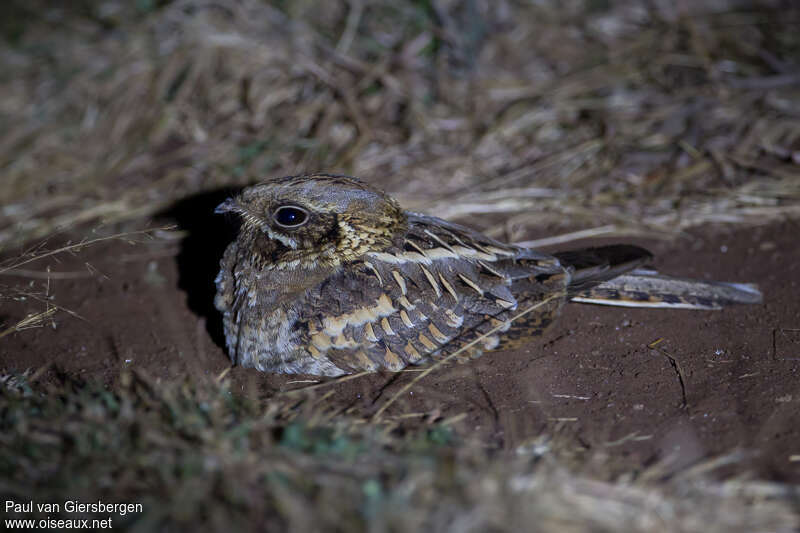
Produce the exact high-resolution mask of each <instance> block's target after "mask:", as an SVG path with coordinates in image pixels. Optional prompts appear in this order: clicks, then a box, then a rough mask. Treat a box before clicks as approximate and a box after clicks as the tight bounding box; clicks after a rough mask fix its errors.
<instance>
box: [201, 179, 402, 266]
mask: <svg viewBox="0 0 800 533" xmlns="http://www.w3.org/2000/svg"><path fill="white" fill-rule="evenodd" d="M216 212H217V213H228V212H231V213H236V214H238V215H240V216H241V218H242V229H241V231H242V232H243V233H244V234H243V235H242V237H245V238H249V239H250V240H252V244H253V246H254V250H253V251H254V253H255V254H258V255H260V257H258V259H259V260H260V263H261V264H262V265H263V266H264V267H265V268H277V269H290V268H313V267H316V266H337V265H339V264H341V263H343V262H345V261H349V260H352V259H355V258H357V257H360V256H361V255H363V254H364V253H366V252H369V251H379V250H381V249H383V248H385V247H386V246H388V245H389V244H391V242H392V240H393V238H394V237H395V236H396V235H398V234H399V232H401V231H402V230H403V229H404V228H405V226H406V216H405V214H404V213H403V211H402V209H400V207H399V206H398V205H397V202H395V201H394V199H392V198H391V197H389V196H388V195H386V194H385V193H383V192H382V191H380V190H378V189H376V188H374V187H372V186H370V185H368V184H366V183H364V182H362V181H360V180H358V179H355V178H350V177H345V176H333V175H325V174H314V175H307V176H289V177H285V178H278V179H273V180H270V181H266V182H263V183H260V184H258V185H254V186H252V187H248V188H247V189H244V190H243V191H242V192H241V194H239V195H238V196H235V197H233V198H229V199H228V200H226V201H225V202H223V203H222V204H220V205H219V206H218V207H217V209H216Z"/></svg>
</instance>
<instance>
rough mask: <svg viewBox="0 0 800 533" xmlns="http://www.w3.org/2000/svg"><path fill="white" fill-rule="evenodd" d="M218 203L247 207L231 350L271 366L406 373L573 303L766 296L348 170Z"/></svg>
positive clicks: (235, 267) (234, 258) (228, 319)
mask: <svg viewBox="0 0 800 533" xmlns="http://www.w3.org/2000/svg"><path fill="white" fill-rule="evenodd" d="M216 211H217V212H218V213H235V214H237V215H238V216H239V217H241V227H240V230H239V234H238V237H237V238H236V240H235V241H234V242H233V243H231V244H230V245H229V246H228V248H227V250H226V251H225V254H224V256H223V258H222V260H221V262H220V266H221V269H220V272H219V275H218V277H217V279H216V285H217V296H216V299H215V305H216V307H217V309H218V310H219V311H220V312H221V313H222V315H223V324H224V331H225V339H226V345H227V350H228V354H229V356H230V357H231V359H232V360H233V362H234V363H237V364H239V365H242V366H245V367H255V368H257V369H259V370H262V371H265V372H276V373H304V374H316V375H326V376H337V375H341V374H346V373H351V372H356V371H363V370H367V371H378V370H381V369H387V370H390V371H398V370H401V369H403V368H405V367H406V366H408V365H416V364H420V363H423V362H426V361H429V360H431V359H436V358H437V357H442V356H446V355H448V354H450V353H453V352H454V351H455V350H457V349H459V348H461V347H466V346H468V345H472V346H470V347H469V349H468V350H465V351H464V354H465V355H466V356H468V357H475V356H477V355H480V353H481V352H482V351H483V350H493V349H509V348H514V347H516V346H520V345H524V344H525V343H528V342H531V341H532V340H533V338H534V337H535V336H537V335H540V334H541V333H542V332H543V331H544V330H545V329H546V328H547V327H548V326H549V325H550V324H551V322H552V321H553V320H554V319H555V318H556V316H557V315H558V313H559V311H560V310H561V308H562V306H563V305H564V304H565V303H566V302H568V301H578V302H589V303H601V304H610V305H626V306H637V307H684V308H699V309H716V308H719V307H720V306H722V305H724V304H728V303H756V302H759V301H760V300H761V294H760V293H759V292H758V290H757V289H756V288H755V287H754V286H753V285H748V284H735V283H713V282H712V283H707V282H699V281H694V280H685V279H678V278H671V277H667V276H661V275H659V274H657V273H655V272H652V271H644V270H640V269H639V267H641V266H642V265H643V264H645V263H646V262H647V261H649V260H650V258H651V256H650V253H649V252H647V251H646V250H644V249H642V248H639V247H636V246H629V245H614V246H605V247H601V248H591V249H584V250H577V251H571V252H563V253H557V254H553V255H548V254H544V253H540V252H537V251H534V250H531V249H527V248H521V247H518V246H514V245H510V244H505V243H502V242H499V241H496V240H494V239H491V238H489V237H487V236H485V235H482V234H480V233H478V232H476V231H474V230H471V229H469V228H467V227H464V226H460V225H457V224H453V223H451V222H446V221H444V220H441V219H439V218H436V217H433V216H427V215H423V214H419V213H413V212H409V211H404V210H403V209H401V208H400V206H399V205H398V204H397V202H396V201H395V200H394V199H392V198H391V197H389V196H387V195H386V194H384V193H383V192H381V191H380V190H378V189H376V188H375V187H373V186H371V185H369V184H367V183H365V182H363V181H361V180H358V179H356V178H351V177H346V176H338V175H327V174H313V175H304V176H290V177H284V178H279V179H274V180H271V181H266V182H263V183H261V184H258V185H254V186H252V187H249V188H247V189H245V190H244V191H243V192H242V193H241V194H239V195H238V196H236V197H234V198H230V199H228V200H226V201H225V202H224V203H222V204H221V205H220V206H219V207H218V208H217V210H216ZM530 308H533V310H532V311H530ZM526 309H528V310H529V311H530V312H528V313H527V314H524V316H520V315H522V314H523V313H525V310H526ZM480 337H483V338H480ZM475 341H478V342H475ZM473 344H474V345H473Z"/></svg>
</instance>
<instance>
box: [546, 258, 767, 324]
mask: <svg viewBox="0 0 800 533" xmlns="http://www.w3.org/2000/svg"><path fill="white" fill-rule="evenodd" d="M555 255H556V257H558V259H559V260H560V261H561V263H562V264H563V265H564V266H566V267H567V268H569V269H570V270H571V271H572V272H571V274H572V279H571V281H570V284H569V288H568V291H569V292H568V294H569V296H570V298H571V301H573V302H580V303H591V304H601V305H614V306H620V307H650V308H677V309H721V308H722V307H724V306H726V305H732V304H755V303H760V302H761V300H762V295H761V292H760V291H759V290H758V288H757V287H756V286H755V285H753V284H750V283H726V282H718V281H700V280H694V279H687V278H676V277H671V276H664V275H661V274H659V273H657V272H655V271H652V270H644V269H642V268H641V267H642V266H643V265H645V264H646V263H647V262H649V261H650V259H651V258H652V256H651V254H650V252H648V251H647V250H645V249H643V248H639V247H638V246H629V245H613V246H603V247H600V248H589V249H585V250H576V251H569V252H560V253H557V254H555Z"/></svg>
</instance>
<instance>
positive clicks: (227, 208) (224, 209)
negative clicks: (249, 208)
mask: <svg viewBox="0 0 800 533" xmlns="http://www.w3.org/2000/svg"><path fill="white" fill-rule="evenodd" d="M240 210H241V209H240V208H239V203H238V202H237V201H236V200H235V199H234V198H228V199H227V200H225V201H224V202H222V203H221V204H219V205H218V206H217V208H216V209H214V212H215V213H217V214H218V215H219V214H221V213H230V212H232V211H233V212H239V211H240Z"/></svg>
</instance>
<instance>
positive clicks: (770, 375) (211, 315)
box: [0, 222, 800, 482]
mask: <svg viewBox="0 0 800 533" xmlns="http://www.w3.org/2000/svg"><path fill="white" fill-rule="evenodd" d="M195 229H197V228H195ZM797 231H798V225H797V224H796V223H789V222H786V223H779V224H771V225H767V226H763V227H758V228H754V229H735V230H732V229H727V228H719V227H705V228H702V229H700V230H696V231H693V232H692V233H691V234H690V235H688V236H687V238H685V239H682V240H680V241H678V242H674V243H668V242H663V241H648V240H645V239H639V240H634V241H635V242H636V243H637V244H640V245H643V246H647V247H649V248H650V249H652V250H653V251H654V252H655V254H656V261H655V265H656V266H657V267H658V268H659V270H661V271H662V272H665V273H670V274H674V275H682V276H691V277H695V278H701V279H719V280H731V281H749V282H755V283H758V284H759V285H760V287H761V288H762V290H763V292H764V304H763V305H755V306H743V307H733V308H729V309H726V310H724V311H721V312H704V311H685V310H644V309H620V308H610V307H601V306H587V305H570V306H568V307H567V309H566V311H565V312H564V315H563V316H562V317H561V319H560V321H558V323H557V325H556V326H555V327H554V328H553V329H552V330H551V331H550V333H549V334H548V335H547V336H546V337H545V338H544V339H542V341H541V342H537V343H533V344H531V345H530V346H529V347H527V348H526V349H524V350H519V351H515V352H496V353H490V354H487V355H485V356H484V357H482V358H481V359H479V360H477V361H474V362H472V363H470V364H454V365H452V366H449V367H446V368H443V369H439V370H437V371H435V372H434V373H433V374H432V375H429V376H427V377H426V378H425V379H424V380H422V381H421V382H420V383H419V384H418V385H416V386H414V387H413V388H412V389H411V390H410V391H409V392H408V393H406V394H405V395H404V396H403V397H402V398H401V399H400V401H398V402H396V403H395V404H394V405H392V407H390V408H389V410H388V411H387V413H386V415H387V416H388V417H390V418H392V419H394V420H397V421H402V422H403V423H405V424H417V423H422V422H420V421H423V422H424V421H429V420H434V419H442V418H451V417H457V416H458V417H459V418H458V420H459V421H458V423H457V424H456V425H455V427H456V428H457V431H458V432H459V433H460V434H461V435H463V436H465V437H466V438H467V439H468V440H475V441H479V442H480V443H481V444H482V445H483V446H488V447H495V448H502V449H507V450H515V449H516V450H520V449H525V447H526V446H531V445H533V444H534V443H535V442H536V441H537V439H538V438H539V437H540V436H541V435H544V434H547V435H551V436H556V437H557V438H558V439H559V443H560V446H559V448H560V450H561V453H562V454H566V455H569V456H573V457H574V458H575V459H576V461H579V462H580V463H581V464H584V466H586V465H585V463H584V461H582V460H581V458H583V457H592V458H594V459H593V460H596V458H597V457H603V458H605V459H607V461H605V462H603V465H604V466H603V469H606V470H604V471H603V472H602V475H603V476H606V475H616V474H619V473H622V472H626V471H627V472H634V473H635V472H637V471H641V470H643V469H644V468H645V467H647V466H650V465H653V464H655V463H659V462H660V463H661V464H663V465H664V466H663V468H664V469H665V470H666V472H667V473H669V472H670V471H671V470H673V469H674V470H677V469H679V468H683V467H686V466H688V465H691V464H694V463H696V462H698V461H699V460H701V459H704V458H708V457H713V456H716V455H719V454H725V453H727V452H731V451H733V450H737V449H738V450H740V451H741V452H742V454H743V455H742V459H741V461H739V462H738V463H737V464H735V465H732V466H729V467H728V470H729V471H730V473H743V472H749V473H752V474H754V475H756V476H758V477H762V478H766V479H770V480H777V481H791V482H797V481H800V448H798V447H797V442H798V440H800V414H799V413H800V409H798V402H800V385H798V368H800V302H799V301H798V299H797V297H796V295H797V292H798V283H800V249H798V247H797V246H796V245H795V244H796V242H795V241H796V235H797ZM200 237H201V238H200V239H198V240H196V241H193V240H192V239H189V240H186V241H183V243H182V244H181V243H180V242H178V241H175V240H171V239H166V238H162V239H155V240H152V241H149V242H146V243H144V244H141V245H138V246H131V245H129V244H128V243H126V242H123V241H120V240H112V241H108V242H104V243H100V244H97V245H94V246H91V247H87V248H84V249H83V250H81V251H80V252H77V253H74V254H73V255H66V256H65V255H63V254H62V255H60V256H54V257H51V258H48V259H42V260H39V261H38V262H35V263H32V264H30V265H28V266H27V268H29V269H30V270H34V269H35V270H37V271H39V272H42V273H43V274H41V275H42V276H46V268H50V270H51V272H50V274H49V276H50V280H49V281H47V280H34V281H31V284H30V285H27V286H26V289H25V290H26V291H27V292H28V293H29V294H33V295H36V294H43V293H45V292H46V293H47V294H49V295H50V296H51V297H53V301H54V302H55V303H57V304H58V305H59V306H61V307H62V308H64V309H67V310H69V311H71V312H73V313H75V314H76V315H79V316H80V317H81V318H74V317H72V316H70V315H69V314H67V313H65V312H59V313H57V314H56V315H54V317H51V318H49V319H48V321H47V322H46V324H45V326H44V327H41V328H39V329H26V330H23V331H20V332H16V333H13V334H11V335H9V336H7V337H6V338H5V339H3V344H2V347H1V349H2V352H3V356H2V364H0V372H3V373H6V372H21V371H24V370H26V369H32V370H37V369H44V370H43V373H42V374H41V376H43V377H42V378H40V379H47V376H48V375H53V374H52V373H53V372H56V371H59V372H66V373H68V374H71V375H77V376H80V377H82V378H88V379H91V380H102V381H105V382H106V383H109V384H110V383H113V382H115V381H116V380H117V379H118V377H119V376H120V373H121V371H122V370H123V369H124V368H134V369H138V370H141V371H143V372H145V373H146V374H147V375H150V376H152V377H154V378H155V379H156V380H173V379H176V378H181V377H182V376H185V375H191V376H194V377H203V376H206V377H208V378H215V377H217V376H219V375H220V374H221V373H223V371H225V370H226V369H227V368H228V367H229V361H228V358H227V356H226V355H225V353H224V351H223V349H222V348H221V342H220V341H221V339H220V337H219V317H218V316H217V315H216V314H215V312H213V310H212V308H211V307H210V301H211V298H212V297H213V284H212V283H211V280H212V279H213V275H214V273H215V271H216V265H217V261H218V257H219V255H218V254H217V252H218V250H216V249H215V247H218V246H217V245H215V243H214V239H212V238H211V237H208V238H205V237H204V236H203V235H202V234H201V235H200ZM224 239H225V236H220V237H219V243H223V242H224ZM594 242H597V241H594ZM203 243H205V244H204V245H203ZM583 244H586V243H585V242H584V243H577V244H573V245H583ZM562 248H563V246H562ZM86 265H91V267H90V268H89V269H87V266H86ZM26 275H27V276H30V275H32V273H31V272H27V273H26ZM48 285H49V287H48ZM39 298H41V296H40V297H39ZM44 306H45V304H44V303H42V302H41V300H40V299H37V298H29V299H28V300H27V301H26V302H21V304H18V305H14V306H9V305H6V306H4V311H3V312H4V313H5V316H3V317H2V318H3V320H4V322H5V323H6V324H7V325H9V324H15V323H16V322H17V321H19V320H21V319H23V318H24V316H25V314H26V313H35V312H41V311H42V310H43V309H44ZM659 339H661V341H660V342H658V343H657V344H654V343H655V342H656V341H658V340H659ZM651 346H652V347H651ZM48 365H49V366H48ZM415 375H416V374H415V373H400V374H375V375H370V376H365V377H360V378H356V379H353V380H350V381H347V382H344V383H334V384H330V385H328V386H327V388H322V389H321V391H323V392H327V391H328V390H330V391H331V395H330V396H329V397H328V398H327V399H326V401H327V402H330V404H331V405H332V406H338V407H340V408H341V410H343V411H346V410H350V412H352V413H355V414H359V415H369V414H372V413H374V412H375V411H376V410H377V409H378V408H379V407H380V406H381V405H382V404H383V403H384V402H386V401H387V400H388V399H389V398H390V397H392V396H393V395H394V394H395V393H396V392H397V391H398V390H399V389H400V387H401V386H402V385H404V384H406V383H408V381H409V380H410V379H413V378H414V376H415ZM228 376H229V377H230V379H232V380H233V384H234V390H237V389H241V390H243V391H245V392H246V393H247V394H252V395H258V396H259V397H268V396H272V395H274V394H278V393H280V392H281V391H286V390H290V389H294V388H300V387H304V386H308V385H310V384H313V383H314V382H315V380H316V379H317V378H315V377H304V376H278V375H267V374H262V373H259V372H257V371H254V370H251V369H243V368H233V369H231V370H230V372H229V374H228ZM609 465H611V469H610V470H607V469H608V467H609ZM589 466H591V465H589Z"/></svg>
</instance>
